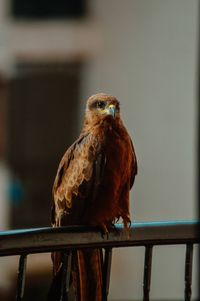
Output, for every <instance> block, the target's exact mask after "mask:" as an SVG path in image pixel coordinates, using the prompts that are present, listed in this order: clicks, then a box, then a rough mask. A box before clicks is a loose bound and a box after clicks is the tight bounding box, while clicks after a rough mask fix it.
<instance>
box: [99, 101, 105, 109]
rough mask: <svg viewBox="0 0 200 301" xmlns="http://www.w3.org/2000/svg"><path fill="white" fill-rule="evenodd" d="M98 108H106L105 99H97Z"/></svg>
mask: <svg viewBox="0 0 200 301" xmlns="http://www.w3.org/2000/svg"><path fill="white" fill-rule="evenodd" d="M97 108H99V109H104V108H105V102H104V101H97Z"/></svg>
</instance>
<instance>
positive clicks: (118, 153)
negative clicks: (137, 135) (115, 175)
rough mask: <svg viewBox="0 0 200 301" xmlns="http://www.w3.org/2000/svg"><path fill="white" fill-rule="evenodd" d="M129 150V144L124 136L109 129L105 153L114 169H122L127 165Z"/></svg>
mask: <svg viewBox="0 0 200 301" xmlns="http://www.w3.org/2000/svg"><path fill="white" fill-rule="evenodd" d="M128 149H129V145H128V142H127V141H126V140H125V139H124V137H123V135H121V133H119V132H118V131H116V130H115V129H113V128H112V127H109V128H108V129H107V133H106V137H105V153H106V158H107V160H109V164H110V166H111V167H112V168H115V169H116V168H121V167H122V166H125V165H126V160H127V155H128Z"/></svg>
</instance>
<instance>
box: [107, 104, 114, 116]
mask: <svg viewBox="0 0 200 301" xmlns="http://www.w3.org/2000/svg"><path fill="white" fill-rule="evenodd" d="M115 111H116V108H115V106H114V105H109V106H108V108H107V109H106V113H107V114H108V115H111V116H112V117H113V118H115Z"/></svg>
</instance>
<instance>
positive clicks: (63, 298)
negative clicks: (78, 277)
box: [60, 251, 72, 301]
mask: <svg viewBox="0 0 200 301" xmlns="http://www.w3.org/2000/svg"><path fill="white" fill-rule="evenodd" d="M71 258H72V253H71V251H70V252H64V253H63V257H62V278H61V292H60V301H67V300H68V293H69V284H70V273H71Z"/></svg>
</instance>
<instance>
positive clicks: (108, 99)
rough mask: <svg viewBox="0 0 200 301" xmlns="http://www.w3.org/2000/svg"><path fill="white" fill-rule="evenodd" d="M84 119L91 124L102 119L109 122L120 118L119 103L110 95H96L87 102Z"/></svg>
mask: <svg viewBox="0 0 200 301" xmlns="http://www.w3.org/2000/svg"><path fill="white" fill-rule="evenodd" d="M86 118H87V119H88V121H89V122H90V123H91V122H92V123H93V124H94V123H97V122H99V121H101V120H103V119H108V120H110V121H111V122H113V121H117V120H119V118H120V105H119V101H118V100H117V99H116V98H115V97H114V96H111V95H107V94H104V93H98V94H95V95H92V96H91V97H89V99H88V100H87V106H86Z"/></svg>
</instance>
